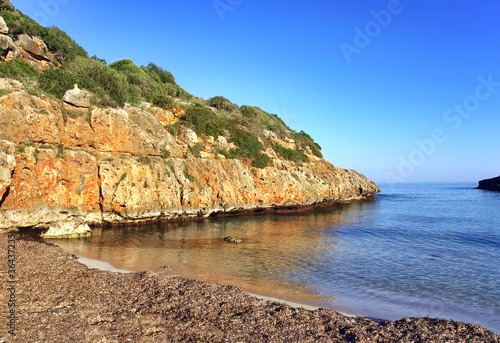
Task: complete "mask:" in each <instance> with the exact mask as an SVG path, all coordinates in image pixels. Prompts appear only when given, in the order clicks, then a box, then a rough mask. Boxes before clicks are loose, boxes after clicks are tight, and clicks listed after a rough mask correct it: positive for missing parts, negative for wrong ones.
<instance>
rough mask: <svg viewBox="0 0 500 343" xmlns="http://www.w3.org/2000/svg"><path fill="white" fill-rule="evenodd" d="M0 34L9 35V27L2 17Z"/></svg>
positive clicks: (0, 18) (0, 19)
mask: <svg viewBox="0 0 500 343" xmlns="http://www.w3.org/2000/svg"><path fill="white" fill-rule="evenodd" d="M0 33H2V34H4V35H6V34H7V33H9V27H8V26H7V24H6V23H5V20H4V19H3V17H0Z"/></svg>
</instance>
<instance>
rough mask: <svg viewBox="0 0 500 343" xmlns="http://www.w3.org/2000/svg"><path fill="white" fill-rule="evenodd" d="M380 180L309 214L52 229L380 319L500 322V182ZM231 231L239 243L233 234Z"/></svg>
mask: <svg viewBox="0 0 500 343" xmlns="http://www.w3.org/2000/svg"><path fill="white" fill-rule="evenodd" d="M475 186H476V185H475V184H473V183H471V184H466V183H460V184H399V185H395V186H390V185H383V184H382V185H381V188H382V191H383V193H382V194H379V195H377V196H376V197H375V199H374V200H373V201H365V202H355V203H349V204H341V205H337V206H333V207H330V208H323V209H317V210H315V211H312V212H308V213H300V214H287V215H261V216H251V217H236V218H221V219H212V220H207V221H203V222H190V223H177V224H172V223H170V224H162V225H154V226H141V227H131V228H113V229H102V230H97V231H96V233H95V235H94V236H93V237H92V238H89V239H81V240H76V241H75V240H56V241H52V242H54V243H56V244H59V245H60V246H62V247H63V248H65V249H67V250H68V251H70V252H72V253H74V254H77V255H80V256H85V257H89V258H96V259H100V260H104V261H108V262H110V263H112V264H113V265H114V266H115V267H117V268H123V269H130V270H148V269H157V268H158V267H159V266H162V265H168V266H170V267H171V268H172V269H173V270H172V271H170V272H169V273H170V274H171V275H179V274H188V275H187V276H188V277H192V278H196V279H202V280H207V281H215V282H219V283H225V284H235V285H239V286H241V287H243V288H244V289H247V290H248V291H251V292H254V293H260V294H263V295H268V296H276V297H280V298H284V299H288V300H296V301H302V302H306V303H314V304H319V305H320V306H322V307H327V308H333V309H336V310H340V311H345V312H350V313H355V314H359V315H364V316H371V317H375V318H383V319H400V318H402V317H408V316H427V315H429V316H431V317H439V318H444V319H450V318H452V319H454V320H458V321H465V322H469V323H475V324H479V325H483V326H486V327H488V328H489V329H491V330H493V331H495V332H500V267H499V259H500V214H499V212H500V193H494V192H489V191H481V190H476V189H474V187H475ZM228 235H233V236H238V237H240V238H242V239H244V243H243V244H236V245H235V244H228V243H226V242H224V241H223V240H222V238H224V237H226V236H228Z"/></svg>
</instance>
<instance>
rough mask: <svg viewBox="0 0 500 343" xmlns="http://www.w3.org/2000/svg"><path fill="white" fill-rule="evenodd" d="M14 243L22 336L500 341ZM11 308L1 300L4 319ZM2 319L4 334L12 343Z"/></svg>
mask: <svg viewBox="0 0 500 343" xmlns="http://www.w3.org/2000/svg"><path fill="white" fill-rule="evenodd" d="M12 234H13V232H12V231H11V232H10V233H9V235H12ZM13 236H16V233H14V234H13ZM7 241H8V240H7V234H3V233H0V251H7V245H8V244H7ZM15 247H16V252H15V253H16V273H17V274H16V277H17V282H16V296H17V298H16V299H18V302H17V304H16V312H15V316H16V318H15V325H14V326H15V333H16V336H15V338H16V339H17V340H19V341H39V342H74V341H78V342H98V341H104V340H105V341H107V342H123V341H135V342H180V341H182V342H199V341H210V342H233V341H240V342H269V341H272V342H290V341H300V342H317V341H322V342H367V341H369V342H405V341H441V342H500V336H499V335H497V334H495V333H493V332H491V331H490V330H487V329H486V328H483V327H480V326H477V325H472V324H465V323H460V322H454V321H448V320H442V319H432V318H407V319H402V320H399V321H394V322H377V321H374V320H371V319H369V318H360V317H346V316H344V315H342V314H340V313H338V312H335V311H332V310H325V309H311V310H309V309H304V308H302V307H298V308H296V307H292V306H290V305H288V304H286V303H281V302H276V301H270V300H269V299H267V298H261V299H259V298H256V297H254V296H252V295H250V294H248V293H247V292H245V291H243V290H242V289H241V288H239V287H234V286H222V285H218V284H213V283H209V282H202V281H197V280H192V279H186V278H182V277H170V278H167V277H162V276H159V275H157V274H156V273H154V272H141V273H124V270H119V271H120V273H116V272H112V271H110V269H111V270H113V269H114V267H112V266H111V265H109V264H106V263H100V261H98V260H83V261H78V259H77V257H76V256H75V255H70V254H68V253H67V252H65V251H64V250H63V249H62V248H60V247H58V246H56V245H54V244H47V243H41V242H36V241H33V240H31V241H30V240H23V239H21V238H16V243H15ZM96 261H98V262H99V263H98V262H96ZM81 262H86V263H91V264H92V265H93V266H96V267H97V266H98V267H101V268H104V269H106V270H100V269H91V268H89V267H88V266H87V265H85V264H83V263H81ZM6 275H7V264H2V267H1V269H0V276H1V284H2V287H4V286H5V283H6V282H5V281H6ZM3 289H4V290H5V288H3ZM299 305H300V304H299ZM7 311H8V306H7V304H6V302H3V301H2V303H1V304H0V314H1V317H2V318H5V317H6V313H7ZM6 320H7V319H5V321H6ZM2 324H4V323H0V325H1V326H0V341H2V340H3V339H6V340H10V339H11V338H12V337H11V336H9V335H10V334H8V333H7V332H5V328H6V325H2Z"/></svg>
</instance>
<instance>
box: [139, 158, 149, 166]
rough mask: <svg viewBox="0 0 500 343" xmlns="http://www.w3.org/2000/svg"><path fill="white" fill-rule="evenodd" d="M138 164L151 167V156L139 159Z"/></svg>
mask: <svg viewBox="0 0 500 343" xmlns="http://www.w3.org/2000/svg"><path fill="white" fill-rule="evenodd" d="M137 162H139V163H142V164H146V165H148V166H151V158H150V157H149V156H141V157H138V158H137Z"/></svg>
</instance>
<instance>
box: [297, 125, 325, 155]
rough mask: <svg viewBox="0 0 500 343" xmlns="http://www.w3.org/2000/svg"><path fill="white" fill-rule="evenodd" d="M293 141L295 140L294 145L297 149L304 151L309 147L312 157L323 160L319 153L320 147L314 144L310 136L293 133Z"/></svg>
mask: <svg viewBox="0 0 500 343" xmlns="http://www.w3.org/2000/svg"><path fill="white" fill-rule="evenodd" d="M292 136H293V139H294V140H295V144H296V145H297V147H299V148H302V149H306V147H310V148H311V151H312V153H313V155H315V156H317V157H319V158H323V154H322V153H321V147H320V146H319V144H318V143H316V142H315V141H314V140H313V139H312V138H311V136H309V135H308V134H307V133H305V132H304V131H300V132H293V133H292Z"/></svg>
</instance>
